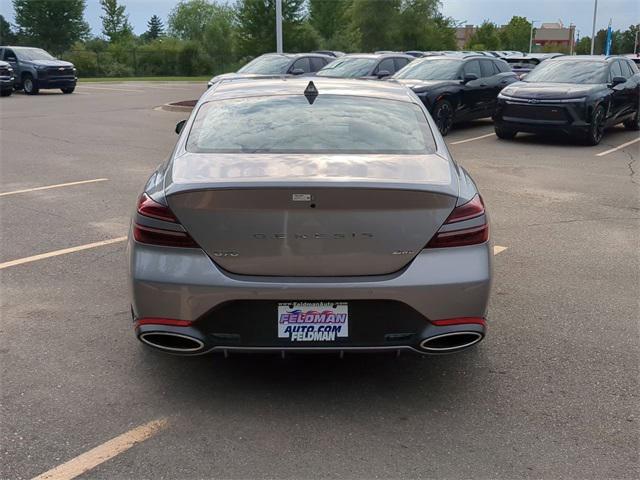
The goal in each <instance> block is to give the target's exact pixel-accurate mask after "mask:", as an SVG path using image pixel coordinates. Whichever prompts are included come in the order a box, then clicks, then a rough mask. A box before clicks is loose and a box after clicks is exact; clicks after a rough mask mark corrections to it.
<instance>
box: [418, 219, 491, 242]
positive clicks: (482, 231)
mask: <svg viewBox="0 0 640 480" xmlns="http://www.w3.org/2000/svg"><path fill="white" fill-rule="evenodd" d="M487 240H489V225H486V224H485V225H481V226H480V227H474V228H467V229H465V230H454V231H452V232H438V233H436V235H435V236H434V237H433V238H432V239H431V240H430V241H429V243H428V244H427V248H445V247H464V246H467V245H477V244H479V243H484V242H486V241H487Z"/></svg>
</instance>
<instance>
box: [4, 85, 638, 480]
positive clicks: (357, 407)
mask: <svg viewBox="0 0 640 480" xmlns="http://www.w3.org/2000/svg"><path fill="white" fill-rule="evenodd" d="M202 90H203V85H202V84H194V83H177V82H176V83H122V84H119V83H113V84H111V83H109V84H107V83H105V84H81V85H79V87H78V88H77V91H76V93H74V94H73V95H64V96H63V95H62V94H59V93H57V92H51V93H49V92H43V94H41V95H38V96H25V95H22V94H14V95H13V96H11V97H8V98H3V99H2V100H1V101H0V122H1V123H0V156H1V160H2V165H1V180H0V183H1V185H0V215H1V221H2V249H1V252H0V275H1V276H2V280H1V281H2V305H1V312H2V313H1V322H0V325H1V327H0V328H1V339H2V342H1V345H0V352H1V357H0V358H1V372H2V377H1V390H2V406H1V408H2V410H1V429H0V443H1V450H0V452H1V453H0V455H1V456H0V465H1V466H0V477H2V478H12V479H21V478H32V477H35V476H37V475H39V474H42V473H43V472H48V471H50V470H51V469H54V468H55V467H58V466H60V465H63V464H65V462H70V463H67V464H66V466H65V465H63V467H61V469H60V470H57V472H58V473H63V474H64V473H65V472H66V473H68V472H69V471H74V472H76V473H78V472H82V471H84V470H86V468H88V467H89V466H92V465H94V464H95V465H97V466H96V467H95V468H93V469H92V470H89V471H88V472H86V473H84V474H83V475H81V477H80V478H185V479H186V478H389V477H393V478H451V479H458V478H471V477H473V478H505V479H512V478H549V479H551V478H553V479H556V478H590V479H591V478H593V479H603V478H638V476H639V475H640V462H639V458H638V448H637V447H638V439H639V438H640V417H639V415H638V412H639V411H640V409H639V408H638V407H639V401H638V399H639V398H638V397H639V395H640V394H639V392H640V388H639V385H638V383H639V378H640V376H639V373H640V367H639V365H640V362H639V360H640V335H639V333H640V332H639V324H638V320H639V316H640V315H639V313H640V303H639V298H640V296H639V285H640V190H639V183H640V173H638V172H640V165H639V164H638V162H637V159H638V156H639V155H640V142H635V143H631V144H629V145H627V146H626V147H623V148H619V149H617V147H619V146H621V145H624V144H627V143H629V142H633V141H634V140H636V139H637V138H638V135H637V132H629V131H626V130H624V128H622V127H617V128H614V129H612V130H611V131H610V132H609V133H608V134H607V135H606V136H605V138H604V140H603V143H602V144H601V145H600V146H598V147H584V146H580V145H577V144H576V143H573V142H569V141H566V140H565V139H562V138H559V139H552V138H540V137H535V136H527V135H519V136H518V137H517V138H516V139H515V140H514V141H501V140H498V139H497V138H496V137H495V136H494V135H493V134H492V132H493V126H492V124H491V122H490V121H489V120H483V121H478V122H474V123H472V124H468V125H464V126H462V127H460V128H457V129H455V130H453V132H452V133H451V134H450V135H449V136H447V137H446V139H447V143H448V144H449V146H450V149H451V152H452V154H453V155H454V157H455V158H456V159H457V160H458V161H459V162H460V163H461V164H462V165H464V166H465V167H466V168H467V169H468V170H469V171H470V173H471V174H472V176H473V177H474V178H475V180H476V181H477V183H478V185H479V187H480V189H481V191H482V193H483V195H484V198H485V201H486V203H487V207H488V209H489V212H490V214H491V219H492V238H493V242H494V244H495V245H496V246H499V247H503V248H502V249H496V253H497V254H496V256H495V262H494V268H495V284H494V290H493V295H492V301H491V307H490V312H489V322H490V323H489V329H490V330H489V335H488V337H487V338H486V340H485V341H484V342H483V343H482V344H481V345H480V346H479V347H478V348H476V349H472V350H470V351H467V352H464V353H461V354H457V355H454V356H444V357H428V358H421V357H417V356H411V355H402V356H400V357H399V358H395V357H394V356H392V355H358V354H352V355H347V356H346V357H345V358H344V359H342V360H340V359H339V358H338V357H337V356H336V357H334V356H290V357H287V358H285V359H281V358H280V357H278V356H275V355H273V356H256V355H251V356H248V355H232V356H231V357H230V358H228V359H224V358H223V357H222V356H221V355H218V356H203V357H197V358H180V357H173V356H167V355H162V354H159V353H155V352H151V351H149V350H147V349H146V348H143V346H142V345H141V344H140V343H139V342H138V341H137V340H136V339H135V338H134V336H133V332H132V326H131V319H130V314H129V300H128V293H127V275H126V261H125V252H124V248H125V243H124V241H122V237H123V236H125V235H126V232H127V228H128V222H129V218H130V215H131V213H132V210H133V208H134V205H135V201H136V198H137V195H138V194H139V192H140V190H141V188H142V186H143V185H144V182H145V180H146V179H147V177H148V175H149V174H150V173H151V172H152V170H153V169H154V168H155V166H156V165H157V164H158V163H160V162H162V161H163V160H164V159H165V158H166V157H167V156H168V155H169V153H170V152H171V149H172V147H173V145H174V143H175V140H176V136H175V134H174V133H173V128H174V125H175V123H176V122H177V121H178V120H181V119H183V118H186V114H184V113H179V112H166V111H160V110H158V109H154V107H157V106H159V105H161V104H164V103H166V102H169V101H177V100H185V99H190V98H196V97H197V96H199V94H200V93H201V92H202ZM75 182H85V183H77V184H74V185H64V184H68V183H75ZM61 184H62V185H64V186H57V187H55V188H48V189H41V190H32V189H35V188H39V187H46V186H53V185H61ZM87 246H89V247H87ZM72 247H81V248H77V249H74V248H72ZM65 249H71V251H67V253H64V254H61V255H47V254H50V253H51V252H54V253H55V252H57V253H60V252H59V251H60V250H65ZM40 254H44V255H42V257H40V258H35V259H34V258H31V257H33V256H36V255H40ZM26 260H28V261H26ZM150 422H152V423H150ZM154 422H155V423H154ZM138 427H141V428H138ZM121 435H123V436H122V437H120V436H121ZM113 439H116V441H112V440H113ZM109 441H112V442H111V443H106V442H109ZM127 442H128V443H127ZM133 442H139V443H137V444H135V445H133V446H132V447H131V448H128V447H129V446H131V443H133ZM123 445H124V446H123ZM96 447H97V448H98V449H99V450H97V451H94V453H95V452H98V456H100V454H102V455H103V457H101V458H102V459H103V460H105V459H106V461H102V462H101V461H95V458H94V457H95V455H94V456H93V457H92V456H91V455H83V454H86V452H88V451H90V450H91V449H94V448H96ZM92 462H93V463H92ZM74 468H75V469H76V470H73V469H74ZM65 469H66V470H65ZM69 469H72V470H69ZM55 472H56V471H54V473H55ZM54 478H55V477H54ZM58 478H65V477H64V476H62V477H58Z"/></svg>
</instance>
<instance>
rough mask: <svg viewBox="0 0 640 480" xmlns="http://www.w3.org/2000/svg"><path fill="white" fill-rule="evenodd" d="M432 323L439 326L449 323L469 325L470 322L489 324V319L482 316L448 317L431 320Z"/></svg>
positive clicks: (484, 325)
mask: <svg viewBox="0 0 640 480" xmlns="http://www.w3.org/2000/svg"><path fill="white" fill-rule="evenodd" d="M431 323H433V324H434V325H436V326H438V327H445V326H447V325H468V324H470V323H473V324H476V325H482V326H483V327H486V326H487V321H486V320H485V319H484V318H481V317H460V318H446V319H444V320H431Z"/></svg>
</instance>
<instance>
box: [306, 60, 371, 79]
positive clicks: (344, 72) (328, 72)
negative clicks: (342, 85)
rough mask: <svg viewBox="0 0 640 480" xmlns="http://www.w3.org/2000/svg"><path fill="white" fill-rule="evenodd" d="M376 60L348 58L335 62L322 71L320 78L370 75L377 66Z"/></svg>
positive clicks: (319, 73)
mask: <svg viewBox="0 0 640 480" xmlns="http://www.w3.org/2000/svg"><path fill="white" fill-rule="evenodd" d="M376 62H377V60H376V59H375V58H358V57H347V58H344V57H343V58H341V59H339V60H335V61H333V62H331V63H330V64H328V65H327V66H326V67H324V68H323V69H322V70H320V71H319V72H318V73H316V75H319V76H320V77H340V78H358V77H364V76H367V75H369V72H370V71H371V69H372V68H373V67H374V66H375V64H376Z"/></svg>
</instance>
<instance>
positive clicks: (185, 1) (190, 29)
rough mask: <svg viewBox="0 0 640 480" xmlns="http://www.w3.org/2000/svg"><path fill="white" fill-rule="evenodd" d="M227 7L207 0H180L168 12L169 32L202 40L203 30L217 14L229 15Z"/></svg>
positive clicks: (180, 36)
mask: <svg viewBox="0 0 640 480" xmlns="http://www.w3.org/2000/svg"><path fill="white" fill-rule="evenodd" d="M228 12H229V9H228V8H227V7H223V6H220V5H216V4H213V3H209V2H208V1H207V0H182V1H181V2H180V3H179V4H178V5H176V6H175V7H174V9H173V10H171V13H170V14H169V34H170V35H172V36H174V37H177V38H180V39H182V40H196V41H202V39H203V38H204V32H205V30H206V28H207V25H209V24H210V23H211V22H213V21H214V20H215V19H216V17H218V16H229V13H228Z"/></svg>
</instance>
